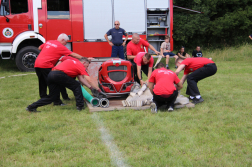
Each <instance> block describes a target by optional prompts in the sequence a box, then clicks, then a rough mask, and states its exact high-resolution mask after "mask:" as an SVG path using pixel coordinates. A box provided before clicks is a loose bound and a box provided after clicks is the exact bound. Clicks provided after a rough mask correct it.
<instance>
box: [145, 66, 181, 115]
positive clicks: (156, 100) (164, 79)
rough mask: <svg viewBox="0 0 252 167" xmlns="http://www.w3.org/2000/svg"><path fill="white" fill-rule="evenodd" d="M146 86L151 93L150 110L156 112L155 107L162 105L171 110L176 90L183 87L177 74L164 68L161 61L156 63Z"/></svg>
mask: <svg viewBox="0 0 252 167" xmlns="http://www.w3.org/2000/svg"><path fill="white" fill-rule="evenodd" d="M174 84H175V85H176V86H175V85H174ZM154 85H155V87H154ZM148 86H149V89H150V91H151V93H152V94H153V103H151V112H152V113H156V112H157V109H158V108H159V107H160V106H162V105H166V107H167V108H168V111H173V108H174V102H175V101H176V99H177V96H178V90H180V89H182V88H183V85H182V82H181V81H180V80H179V78H178V76H177V75H176V74H175V73H174V72H173V71H171V70H169V69H166V68H165V65H164V64H163V63H158V64H157V69H156V70H154V71H153V72H152V74H151V77H150V80H149V85H148ZM153 88H154V89H153Z"/></svg>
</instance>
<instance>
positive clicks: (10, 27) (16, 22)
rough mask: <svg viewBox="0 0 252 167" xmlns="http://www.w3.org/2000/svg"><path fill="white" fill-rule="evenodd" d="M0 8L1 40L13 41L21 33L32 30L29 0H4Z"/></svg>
mask: <svg viewBox="0 0 252 167" xmlns="http://www.w3.org/2000/svg"><path fill="white" fill-rule="evenodd" d="M0 8H1V9H0V33H1V34H0V39H1V42H5V43H12V41H13V40H14V39H15V37H16V36H17V35H19V34H20V33H22V32H25V31H29V30H32V20H31V17H30V15H31V10H30V9H28V1H27V0H19V1H15V0H2V1H1V6H0ZM0 54H1V53H0Z"/></svg>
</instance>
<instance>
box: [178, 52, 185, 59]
mask: <svg viewBox="0 0 252 167" xmlns="http://www.w3.org/2000/svg"><path fill="white" fill-rule="evenodd" d="M178 57H179V58H181V59H186V57H185V56H183V55H182V54H180V53H178Z"/></svg>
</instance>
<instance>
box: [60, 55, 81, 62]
mask: <svg viewBox="0 0 252 167" xmlns="http://www.w3.org/2000/svg"><path fill="white" fill-rule="evenodd" d="M68 59H70V60H75V61H79V60H78V59H76V58H74V57H72V56H63V57H62V58H61V59H60V61H61V62H63V61H65V60H68Z"/></svg>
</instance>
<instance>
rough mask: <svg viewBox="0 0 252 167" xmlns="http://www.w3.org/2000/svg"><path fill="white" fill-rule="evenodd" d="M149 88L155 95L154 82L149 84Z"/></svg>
mask: <svg viewBox="0 0 252 167" xmlns="http://www.w3.org/2000/svg"><path fill="white" fill-rule="evenodd" d="M148 87H149V89H150V92H151V94H152V95H153V87H154V83H153V82H149V84H148Z"/></svg>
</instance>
